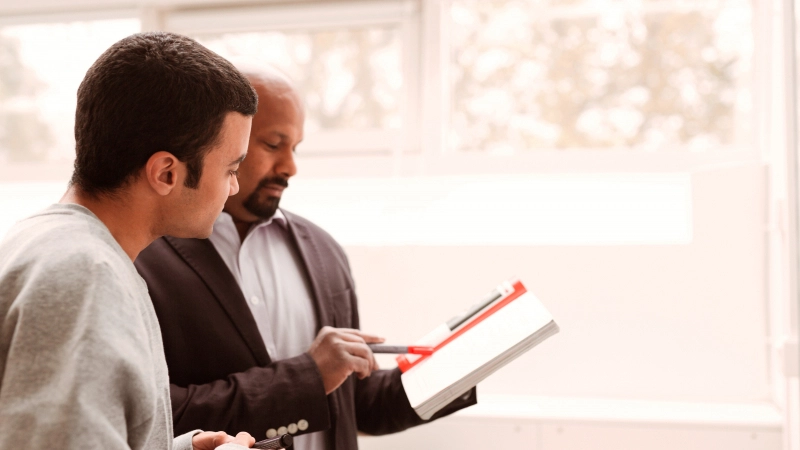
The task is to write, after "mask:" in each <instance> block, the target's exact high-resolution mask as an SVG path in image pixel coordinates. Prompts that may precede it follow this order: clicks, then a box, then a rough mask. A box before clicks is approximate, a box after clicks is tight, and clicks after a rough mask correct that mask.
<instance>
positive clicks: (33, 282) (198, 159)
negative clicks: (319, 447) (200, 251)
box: [0, 33, 257, 450]
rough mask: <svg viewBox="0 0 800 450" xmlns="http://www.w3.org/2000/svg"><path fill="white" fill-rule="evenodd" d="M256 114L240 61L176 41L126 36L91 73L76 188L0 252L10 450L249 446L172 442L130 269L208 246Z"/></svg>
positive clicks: (2, 445) (159, 348)
mask: <svg viewBox="0 0 800 450" xmlns="http://www.w3.org/2000/svg"><path fill="white" fill-rule="evenodd" d="M256 104H257V97H256V94H255V92H254V91H253V89H252V87H251V86H250V84H249V82H248V81H247V79H246V78H245V77H243V76H242V75H241V74H240V73H239V72H238V71H237V70H236V69H235V68H234V67H233V66H231V65H230V63H228V62H227V61H225V60H224V59H222V58H221V57H219V56H218V55H216V54H214V53H213V52H211V51H209V50H207V49H206V48H204V47H202V46H201V45H199V44H197V43H196V42H195V41H193V40H191V39H189V38H186V37H183V36H179V35H174V34H168V33H146V34H138V35H133V36H130V37H128V38H125V39H123V40H121V41H120V42H118V43H116V44H114V45H113V46H112V47H111V48H110V49H108V50H107V51H106V52H105V53H104V54H103V55H102V56H100V58H99V59H98V60H97V61H96V62H95V63H94V64H93V65H92V67H91V68H90V69H89V71H88V72H87V73H86V77H85V78H84V80H83V82H82V83H81V86H80V88H79V89H78V103H77V111H76V120H75V138H76V154H77V158H76V161H75V171H74V173H73V176H72V180H71V182H70V187H69V189H68V190H67V192H66V194H65V195H64V197H63V198H62V199H61V202H60V203H59V204H56V205H53V206H51V207H49V208H48V209H46V210H44V211H43V212H41V213H39V214H36V215H34V216H32V217H30V218H28V219H25V220H23V221H21V222H19V223H18V224H17V225H15V226H14V227H13V228H12V229H11V231H9V233H8V234H7V235H6V237H5V238H4V239H3V241H2V243H0V449H22V448H24V449H35V448H42V449H43V448H58V449H104V450H112V449H165V450H167V449H173V448H174V449H182V450H183V449H186V450H189V449H192V448H194V449H195V450H206V449H208V450H210V449H213V448H215V447H217V446H220V445H221V446H222V447H220V448H242V447H241V445H245V446H248V447H249V446H250V445H252V443H253V438H252V437H250V435H248V434H246V433H240V434H239V435H238V436H237V437H236V438H234V437H232V436H228V435H227V434H225V433H209V432H201V431H200V430H196V431H193V432H190V433H187V434H184V435H182V436H179V437H177V438H175V440H174V441H173V429H172V414H171V408H170V396H169V379H168V376H167V366H166V363H165V360H164V350H163V345H162V341H161V333H160V329H159V324H158V321H157V319H156V315H155V312H154V310H153V306H152V303H151V302H150V297H149V295H148V292H147V287H146V285H145V283H144V281H143V280H142V279H141V278H140V277H139V275H138V274H137V272H136V269H135V268H134V266H133V260H135V259H136V256H137V255H138V254H139V252H140V251H141V250H143V249H144V248H145V247H147V245H148V244H150V242H152V241H153V240H154V239H156V238H157V237H159V236H162V235H165V234H170V235H174V236H181V237H196V238H204V237H208V236H209V235H210V234H211V230H212V226H213V223H214V220H215V219H216V217H217V216H218V215H219V213H220V212H221V211H222V207H223V205H224V203H225V200H226V199H227V197H228V196H229V195H232V194H235V193H236V192H237V191H238V189H239V186H238V181H237V172H236V171H237V169H238V166H239V163H241V161H242V160H243V159H244V156H245V153H246V150H247V143H248V138H249V133H250V125H251V121H252V116H253V114H255V112H256Z"/></svg>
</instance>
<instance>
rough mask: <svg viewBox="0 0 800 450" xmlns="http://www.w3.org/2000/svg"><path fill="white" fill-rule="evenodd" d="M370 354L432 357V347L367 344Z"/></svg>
mask: <svg viewBox="0 0 800 450" xmlns="http://www.w3.org/2000/svg"><path fill="white" fill-rule="evenodd" d="M368 345H369V348H370V349H372V353H400V354H411V355H432V354H433V347H422V346H419V345H385V344H368Z"/></svg>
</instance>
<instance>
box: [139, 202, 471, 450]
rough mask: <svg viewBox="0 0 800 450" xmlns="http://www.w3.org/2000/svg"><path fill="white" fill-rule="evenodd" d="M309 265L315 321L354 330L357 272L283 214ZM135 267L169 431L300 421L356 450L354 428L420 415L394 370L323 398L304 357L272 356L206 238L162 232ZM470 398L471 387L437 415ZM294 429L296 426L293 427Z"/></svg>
mask: <svg viewBox="0 0 800 450" xmlns="http://www.w3.org/2000/svg"><path fill="white" fill-rule="evenodd" d="M284 213H285V215H286V218H287V223H288V227H289V234H290V236H291V237H292V239H293V240H294V243H295V244H296V245H297V249H298V251H299V252H298V253H299V254H300V256H301V258H302V259H303V261H304V262H305V267H306V269H307V274H306V275H307V276H308V279H309V281H310V284H311V287H312V294H313V295H312V297H313V300H314V307H315V311H316V315H317V324H318V326H319V327H322V326H325V325H329V326H333V327H338V328H359V318H358V307H357V302H356V295H355V290H354V288H353V279H352V276H351V274H350V267H349V264H348V262H347V257H346V256H345V253H344V251H343V249H342V248H341V247H340V246H339V245H338V244H337V243H336V241H334V240H333V238H332V237H331V236H330V235H329V234H328V233H326V232H325V231H323V230H322V229H321V228H319V227H317V226H316V225H314V224H313V223H311V222H309V221H308V220H306V219H303V218H302V217H299V216H297V215H294V214H291V213H289V212H286V211H284ZM136 268H137V269H138V270H139V273H140V274H141V275H142V277H143V278H144V279H145V281H146V282H147V285H148V288H149V290H150V296H151V297H152V299H153V304H154V305H155V309H156V314H157V315H158V319H159V322H160V323H161V333H162V336H163V340H164V351H165V354H166V358H167V365H168V367H169V376H170V383H171V384H170V388H171V397H172V409H173V411H172V414H173V417H174V426H175V434H176V435H178V434H181V433H185V432H187V431H191V430H193V429H197V428H199V429H204V430H213V431H217V430H224V431H226V432H228V433H229V434H235V433H237V432H239V431H247V432H249V433H250V434H252V435H253V436H254V437H255V438H256V440H259V439H263V438H264V437H265V433H266V431H267V430H268V429H278V428H280V427H288V426H289V425H290V424H295V425H297V424H300V425H301V426H300V429H302V428H305V427H306V424H307V428H306V429H305V430H304V431H298V432H297V435H300V434H304V433H311V432H315V431H321V430H328V429H331V430H332V432H331V433H330V437H331V440H332V442H331V444H332V446H331V448H333V449H335V450H350V449H356V448H358V444H357V441H356V433H357V431H361V432H364V433H367V434H371V435H379V434H386V433H393V432H397V431H401V430H404V429H406V428H409V427H411V426H414V425H419V424H421V423H423V422H424V421H423V420H421V419H420V418H419V416H417V414H416V413H415V412H414V410H413V409H412V408H411V406H410V405H409V402H408V399H407V398H406V395H405V391H404V390H403V385H402V383H401V381H400V371H399V370H398V369H394V370H380V371H376V372H373V373H372V375H371V376H370V377H368V378H366V379H364V380H358V379H357V377H355V376H351V377H349V378H348V379H347V380H346V381H345V382H344V384H343V385H342V386H341V387H339V388H338V389H337V390H336V391H334V392H332V393H331V394H330V395H328V396H326V395H325V389H324V387H323V384H322V378H321V375H320V373H319V371H318V369H317V366H316V364H315V363H314V361H313V360H312V359H311V357H310V356H309V355H308V354H303V355H300V356H297V357H294V358H290V359H285V360H280V361H272V360H271V359H270V357H269V355H268V353H267V350H266V347H265V346H264V342H263V340H262V338H261V335H260V334H259V332H258V328H257V326H256V322H255V319H253V316H252V314H251V313H250V309H249V307H248V306H247V303H246V301H245V298H244V295H243V294H242V291H241V290H240V288H239V285H238V283H237V282H236V279H235V278H234V276H233V274H232V273H231V272H230V270H229V269H228V267H227V266H226V265H225V262H224V261H223V260H222V258H221V257H220V256H219V254H218V253H217V252H216V250H215V248H214V246H213V245H212V244H211V242H210V241H209V240H199V239H178V238H172V237H164V238H161V239H158V240H156V241H155V242H153V244H152V245H150V246H149V247H148V248H147V249H145V250H144V251H143V252H142V253H141V254H140V255H139V257H138V258H137V260H136ZM475 403H476V393H475V389H472V390H471V391H470V392H469V393H467V394H466V395H465V396H464V397H462V398H460V399H458V400H456V401H454V402H453V403H452V404H450V405H448V406H447V407H445V408H444V409H443V410H442V411H440V412H439V413H438V414H437V415H436V416H434V419H435V418H438V417H441V416H444V415H447V414H450V413H452V412H455V411H457V410H459V409H461V408H464V407H466V406H470V405H473V404H475ZM292 428H293V427H292Z"/></svg>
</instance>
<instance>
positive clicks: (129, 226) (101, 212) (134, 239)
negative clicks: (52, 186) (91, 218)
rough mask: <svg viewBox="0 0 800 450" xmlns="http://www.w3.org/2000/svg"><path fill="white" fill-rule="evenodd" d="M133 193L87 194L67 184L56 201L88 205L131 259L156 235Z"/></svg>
mask: <svg viewBox="0 0 800 450" xmlns="http://www.w3.org/2000/svg"><path fill="white" fill-rule="evenodd" d="M134 197H135V196H133V195H129V194H128V193H125V192H121V193H120V194H119V195H115V196H114V197H113V198H111V197H106V196H99V197H97V196H90V195H87V194H86V193H84V192H82V191H81V190H80V189H78V188H76V187H75V186H70V187H69V189H67V192H66V193H65V194H64V196H63V197H62V198H61V200H60V201H59V203H75V204H77V205H81V206H83V207H84V208H86V209H88V210H89V211H91V212H92V213H94V215H95V216H97V218H98V219H100V221H101V222H103V224H104V225H105V226H106V227H107V228H108V231H110V232H111V236H113V237H114V239H115V240H116V241H117V243H118V244H119V246H120V247H122V250H123V251H124V252H125V254H127V255H128V257H129V258H130V259H131V261H135V260H136V257H137V256H139V253H140V252H141V251H142V250H144V249H145V248H146V247H147V246H148V245H150V243H151V242H153V241H154V240H155V239H156V238H157V237H158V236H156V235H155V234H154V233H153V232H152V227H151V225H152V223H151V222H152V219H151V217H150V215H149V214H148V213H147V210H148V208H142V205H140V204H137V203H136V202H135V201H134Z"/></svg>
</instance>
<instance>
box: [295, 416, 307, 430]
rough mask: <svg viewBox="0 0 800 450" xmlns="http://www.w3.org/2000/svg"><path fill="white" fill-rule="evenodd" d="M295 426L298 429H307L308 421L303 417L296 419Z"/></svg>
mask: <svg viewBox="0 0 800 450" xmlns="http://www.w3.org/2000/svg"><path fill="white" fill-rule="evenodd" d="M297 428H298V429H299V430H300V431H306V430H307V429H308V422H307V421H306V420H305V419H300V420H298V421H297Z"/></svg>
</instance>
